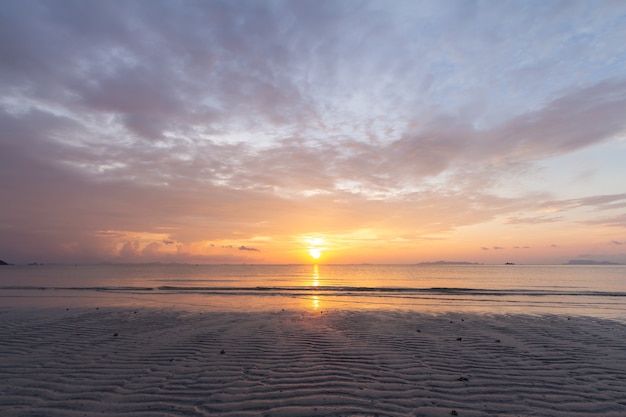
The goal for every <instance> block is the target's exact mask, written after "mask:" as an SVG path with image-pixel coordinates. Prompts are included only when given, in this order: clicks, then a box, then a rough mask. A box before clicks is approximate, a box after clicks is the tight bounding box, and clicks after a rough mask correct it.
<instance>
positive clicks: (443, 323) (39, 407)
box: [0, 306, 626, 416]
mask: <svg viewBox="0 0 626 417" xmlns="http://www.w3.org/2000/svg"><path fill="white" fill-rule="evenodd" d="M0 318H1V320H0V414H1V415H2V416H96V415H98V416H101V415H117V416H449V415H459V416H484V415H495V416H591V415H602V416H623V415H626V399H625V397H624V392H626V342H625V341H626V325H625V324H623V323H620V322H618V321H613V320H607V319H602V318H597V317H583V316H566V315H523V314H500V315H499V314H472V313H460V312H448V313H440V314H434V313H419V312H414V311H392V310H389V311H382V310H376V311H367V310H362V311H351V310H320V311H315V310H277V311H263V312H245V313H236V312H223V313H221V312H215V311H190V310H184V309H173V308H145V307H139V308H127V307H124V308H119V307H106V306H104V307H89V308H87V307H80V308H74V307H72V308H58V307H54V308H50V307H48V308H36V307H30V308H2V309H0Z"/></svg>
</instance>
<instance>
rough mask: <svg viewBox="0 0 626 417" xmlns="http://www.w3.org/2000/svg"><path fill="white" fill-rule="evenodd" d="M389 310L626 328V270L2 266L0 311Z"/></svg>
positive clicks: (581, 267) (616, 267) (580, 267)
mask: <svg viewBox="0 0 626 417" xmlns="http://www.w3.org/2000/svg"><path fill="white" fill-rule="evenodd" d="M13 306H26V307H51V306H55V307H67V308H69V307H77V306H81V307H86V306H92V307H98V306H103V307H104V306H134V307H142V306H150V307H154V306H163V307H168V306H172V307H178V308H186V309H194V310H196V309H201V310H206V311H248V312H253V311H268V310H281V309H307V310H320V311H323V310H325V309H326V310H328V309H354V310H364V309H392V310H398V309H399V310H415V311H421V312H432V313H438V312H448V311H467V312H478V313H487V314H509V313H511V314H513V313H526V314H568V315H588V316H595V317H601V318H612V319H617V320H620V321H626V266H624V265H610V266H608V265H607V266H595V265H594V266H587V265H575V266H570V265H553V266H545V265H541V266H535V265H105V266H47V265H36V266H2V267H0V307H13Z"/></svg>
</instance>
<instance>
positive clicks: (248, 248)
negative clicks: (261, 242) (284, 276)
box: [239, 245, 260, 252]
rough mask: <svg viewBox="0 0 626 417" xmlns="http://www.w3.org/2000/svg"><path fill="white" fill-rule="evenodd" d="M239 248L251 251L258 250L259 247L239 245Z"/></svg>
mask: <svg viewBox="0 0 626 417" xmlns="http://www.w3.org/2000/svg"><path fill="white" fill-rule="evenodd" d="M239 250H246V251H251V252H260V249H257V248H250V247H247V246H243V245H242V246H239Z"/></svg>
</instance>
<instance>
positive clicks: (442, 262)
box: [418, 261, 480, 265]
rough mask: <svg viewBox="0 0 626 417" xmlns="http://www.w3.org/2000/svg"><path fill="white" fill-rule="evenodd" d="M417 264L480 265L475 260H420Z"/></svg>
mask: <svg viewBox="0 0 626 417" xmlns="http://www.w3.org/2000/svg"><path fill="white" fill-rule="evenodd" d="M418 265H480V264H479V263H476V262H458V261H437V262H420V263H419V264H418Z"/></svg>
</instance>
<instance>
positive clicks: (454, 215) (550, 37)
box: [0, 0, 626, 263]
mask: <svg viewBox="0 0 626 417" xmlns="http://www.w3.org/2000/svg"><path fill="white" fill-rule="evenodd" d="M625 22H626V4H625V3H623V2H588V1H568V2H564V3H563V2H557V1H542V2H528V1H523V2H496V1H493V2H483V3H479V4H476V3H472V2H457V1H425V2H385V1H365V2H362V1H342V0H339V1H336V0H333V1H301V2H292V1H278V2H265V1H258V2H243V1H207V2H191V1H181V2H176V3H170V2H162V3H156V2H151V1H141V0H140V1H136V2H124V3H113V2H102V1H81V2H69V1H63V0H53V1H32V2H23V1H17V0H7V1H3V2H0V144H1V145H2V148H1V150H0V195H2V197H1V198H2V203H1V204H0V236H1V239H0V259H3V260H5V261H8V262H12V263H27V262H48V263H49V262H60V263H98V262H191V263H301V262H307V263H308V262H321V263H322V262H325V263H363V262H366V263H414V262H424V261H437V260H440V259H445V260H449V261H469V262H482V263H504V262H516V263H563V262H566V261H567V260H569V259H595V260H606V261H613V262H622V263H626V181H625V179H626V164H625V163H624V161H626V117H624V115H626V24H625Z"/></svg>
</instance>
